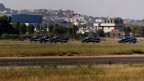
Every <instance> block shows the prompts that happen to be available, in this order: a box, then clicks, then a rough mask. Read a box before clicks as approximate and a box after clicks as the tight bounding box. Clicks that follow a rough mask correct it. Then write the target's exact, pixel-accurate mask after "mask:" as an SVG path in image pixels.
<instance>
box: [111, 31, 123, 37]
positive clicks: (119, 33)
mask: <svg viewBox="0 0 144 81" xmlns="http://www.w3.org/2000/svg"><path fill="white" fill-rule="evenodd" d="M123 36H124V32H123V31H120V30H117V29H115V30H112V31H111V32H110V37H117V38H122V37H123Z"/></svg>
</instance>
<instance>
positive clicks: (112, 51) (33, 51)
mask: <svg viewBox="0 0 144 81" xmlns="http://www.w3.org/2000/svg"><path fill="white" fill-rule="evenodd" d="M133 54H144V41H139V42H138V43H136V44H129V43H126V44H118V43H117V40H116V39H105V40H104V41H102V42H101V43H96V44H92V43H90V44H82V43H81V42H80V41H75V40H70V41H69V42H68V43H66V44H61V43H58V44H50V43H46V44H40V43H36V44H35V43H31V42H30V41H28V40H25V41H16V40H0V57H6V56H9V57H12V56H16V57H18V56H22V57H26V56H93V55H94V56H98V55H133Z"/></svg>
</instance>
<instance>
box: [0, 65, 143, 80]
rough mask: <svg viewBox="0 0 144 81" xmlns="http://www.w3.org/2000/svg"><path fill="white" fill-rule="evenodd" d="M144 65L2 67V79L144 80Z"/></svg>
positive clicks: (0, 72) (0, 76)
mask: <svg viewBox="0 0 144 81" xmlns="http://www.w3.org/2000/svg"><path fill="white" fill-rule="evenodd" d="M143 66H144V65H143V64H141V65H134V64H133V65H112V66H108V65H103V66H102V65H96V66H95V65H77V66H59V67H58V66H54V65H48V66H44V67H41V68H14V67H11V68H7V69H3V68H1V69H0V74H1V75H0V78H1V80H0V81H143V80H144V78H143V74H144V67H143Z"/></svg>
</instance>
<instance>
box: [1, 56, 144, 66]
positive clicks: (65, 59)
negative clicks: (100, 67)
mask: <svg viewBox="0 0 144 81" xmlns="http://www.w3.org/2000/svg"><path fill="white" fill-rule="evenodd" d="M128 63H144V55H132V56H127V55H124V56H50V57H0V66H13V65H15V66H42V65H49V64H56V65H78V64H128Z"/></svg>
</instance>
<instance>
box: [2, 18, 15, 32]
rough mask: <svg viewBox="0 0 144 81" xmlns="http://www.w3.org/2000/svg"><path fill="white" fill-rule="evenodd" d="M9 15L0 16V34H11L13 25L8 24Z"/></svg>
mask: <svg viewBox="0 0 144 81" xmlns="http://www.w3.org/2000/svg"><path fill="white" fill-rule="evenodd" d="M10 21H11V17H8V16H1V17H0V35H1V34H3V33H8V34H12V33H13V27H12V25H11V24H10Z"/></svg>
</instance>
